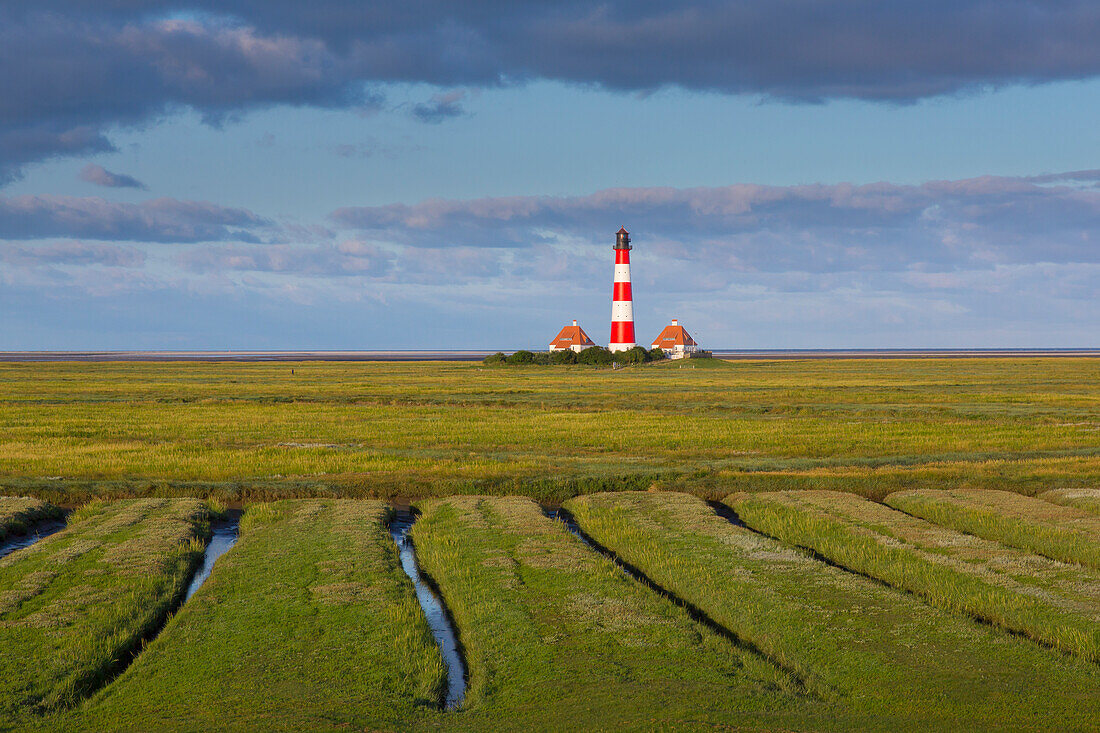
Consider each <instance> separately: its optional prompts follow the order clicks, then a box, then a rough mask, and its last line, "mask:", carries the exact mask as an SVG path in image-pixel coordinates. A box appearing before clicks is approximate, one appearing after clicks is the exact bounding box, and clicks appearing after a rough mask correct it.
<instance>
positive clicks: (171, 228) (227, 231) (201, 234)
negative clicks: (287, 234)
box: [0, 196, 271, 242]
mask: <svg viewBox="0 0 1100 733" xmlns="http://www.w3.org/2000/svg"><path fill="white" fill-rule="evenodd" d="M270 225H271V222H269V221H268V220H266V219H263V218H261V217H259V216H256V215H255V214H253V213H252V212H250V211H247V210H245V209H234V208H226V207H223V206H218V205H216V204H211V203H206V202H202V201H179V200H176V199H170V198H159V199H151V200H149V201H144V202H142V203H138V204H127V203H116V202H112V201H106V200H104V199H102V198H95V197H87V198H80V197H75V196H12V197H7V198H5V197H0V240H5V239H7V240H11V239H39V238H46V237H71V238H76V239H99V240H111V241H139V242H206V241H217V240H229V239H239V240H245V241H259V235H258V234H257V232H258V230H260V229H262V228H264V227H268V226H270Z"/></svg>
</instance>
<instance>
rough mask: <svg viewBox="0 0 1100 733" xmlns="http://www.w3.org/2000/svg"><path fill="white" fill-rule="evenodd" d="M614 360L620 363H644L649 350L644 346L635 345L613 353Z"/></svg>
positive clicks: (647, 358) (647, 359)
mask: <svg viewBox="0 0 1100 733" xmlns="http://www.w3.org/2000/svg"><path fill="white" fill-rule="evenodd" d="M615 361H617V362H619V363H620V364H644V363H646V362H647V361H649V352H648V351H646V350H645V347H644V346H635V347H634V348H633V349H627V350H626V351H620V352H619V353H617V354H615Z"/></svg>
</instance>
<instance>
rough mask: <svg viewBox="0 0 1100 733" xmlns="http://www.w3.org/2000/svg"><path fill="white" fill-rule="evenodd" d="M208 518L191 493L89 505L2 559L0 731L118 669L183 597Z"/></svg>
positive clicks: (66, 703)
mask: <svg viewBox="0 0 1100 733" xmlns="http://www.w3.org/2000/svg"><path fill="white" fill-rule="evenodd" d="M208 517H209V513H208V510H207V508H206V506H205V505H204V504H203V503H202V502H200V501H198V500H194V499H174V500H168V499H143V500H136V501H127V502H115V503H111V504H100V503H93V504H89V505H87V506H85V507H83V508H82V509H80V510H79V511H77V512H74V514H73V516H71V517H70V518H69V526H68V528H66V529H64V530H62V531H61V532H58V533H57V534H54V535H51V536H49V537H47V538H45V539H43V540H41V541H40V542H38V543H37V544H35V545H32V546H31V547H28V548H25V549H23V550H19V551H17V552H14V553H12V554H11V555H8V556H7V557H5V558H3V559H0V730H2V729H5V728H6V727H8V726H11V725H14V724H16V723H17V722H19V721H21V720H28V719H31V718H30V717H29V716H32V715H34V714H36V713H41V712H44V711H50V710H58V709H64V708H67V707H70V706H72V705H73V704H75V703H76V702H78V701H79V700H80V699H81V698H82V697H84V696H85V695H87V694H88V693H90V692H92V691H94V690H95V689H96V688H97V687H99V686H100V685H102V684H103V683H104V682H105V681H106V680H108V679H110V677H111V676H112V675H113V674H114V673H116V672H117V671H118V670H119V668H120V667H121V666H122V665H123V664H124V663H125V662H126V660H127V659H128V658H129V656H130V654H131V653H132V652H134V651H136V650H138V648H139V647H140V645H141V642H142V639H144V638H145V637H146V636H148V635H150V634H151V633H153V632H155V630H156V629H158V628H159V627H160V625H161V624H162V623H163V622H164V620H165V618H166V616H167V615H168V613H169V611H170V610H171V609H172V608H173V607H174V606H175V605H176V604H177V603H178V602H179V601H180V600H181V599H182V597H183V592H184V590H185V589H186V587H187V582H188V580H189V578H190V575H191V571H192V570H193V568H194V566H195V564H196V563H197V562H198V561H199V559H200V558H201V555H202V549H203V541H202V536H203V533H204V532H205V527H206V524H205V523H206V521H207V518H208Z"/></svg>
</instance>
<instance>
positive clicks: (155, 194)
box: [0, 0, 1100, 350]
mask: <svg viewBox="0 0 1100 733" xmlns="http://www.w3.org/2000/svg"><path fill="white" fill-rule="evenodd" d="M411 5H412V6H418V12H417V13H411V11H408V12H407V8H408V7H409V6H411ZM321 6H324V8H323V9H324V10H326V11H327V12H325V13H317V12H314V13H313V14H311V15H303V13H304V12H306V11H304V10H302V8H301V7H300V6H299V5H298V4H292V3H283V2H279V1H277V0H272V1H271V2H266V3H260V2H249V1H248V0H234V2H226V3H219V4H212V3H204V2H201V1H200V0H194V1H192V2H174V1H170V0H164V1H154V0H150V1H149V2H147V3H144V4H143V3H132V2H117V3H115V2H110V1H108V2H102V3H97V4H95V5H94V6H93V5H89V4H87V3H80V2H75V1H72V2H66V1H65V0H49V1H48V2H45V3H38V4H30V3H29V2H28V3H27V4H26V5H24V3H22V2H20V1H17V2H15V3H13V4H12V7H9V8H5V9H4V10H0V16H4V17H2V18H0V20H2V21H7V22H6V23H4V22H0V49H3V48H7V49H8V51H7V52H5V51H3V50H0V98H2V99H3V100H6V101H3V102H0V349H3V350H19V349H127V348H131V349H147V348H213V349H221V348H272V349H275V348H286V349H298V348H303V349H304V348H333V349H356V348H363V349H375V348H494V349H495V348H502V349H508V348H519V347H540V346H544V345H545V343H546V342H548V341H549V339H550V338H551V337H552V336H553V335H554V333H556V331H557V329H558V328H560V326H561V325H563V324H564V323H567V322H568V320H569V319H571V318H578V319H579V320H580V322H581V324H582V325H583V326H584V327H585V328H586V330H588V332H589V333H590V334H591V335H592V336H593V337H594V338H596V339H597V340H601V339H606V334H605V333H604V332H605V331H607V330H608V321H609V316H610V302H609V301H610V281H611V264H612V255H611V243H612V242H613V233H614V231H615V230H616V229H617V228H618V226H619V225H620V224H624V225H626V226H627V228H628V229H630V230H631V232H632V237H633V240H634V243H635V246H636V250H635V252H634V280H635V288H634V291H635V314H636V319H637V325H638V333H639V337H640V338H649V337H651V336H653V335H656V333H657V332H658V331H659V330H660V328H661V326H662V325H663V324H664V323H666V322H667V321H668V319H670V318H673V317H678V318H680V319H681V322H683V323H685V325H687V326H688V328H689V330H691V331H693V333H695V335H696V336H697V338H698V339H699V341H700V342H701V343H703V344H704V345H705V346H713V347H716V348H722V347H734V348H736V347H743V348H811V347H837V348H839V347H956V346H959V347H961V346H979V347H981V346H985V347H998V346H1003V347H1046V346H1096V345H1097V343H1098V339H1097V336H1098V335H1100V308H1098V307H1097V305H1096V303H1097V302H1098V296H1100V249H1098V248H1097V238H1098V236H1100V229H1098V225H1100V173H1097V169H1100V126H1098V125H1097V124H1096V120H1097V119H1100V78H1098V75H1100V50H1098V49H1097V48H1096V44H1095V42H1094V40H1092V39H1094V38H1095V37H1097V36H1096V35H1093V34H1092V32H1091V31H1096V32H1098V33H1100V11H1096V10H1094V9H1092V8H1091V6H1090V4H1088V3H1076V2H1055V3H1031V2H1014V1H1009V2H1005V3H988V2H961V3H938V2H931V3H928V2H926V3H908V2H899V3H896V4H890V9H884V8H883V6H881V5H875V4H869V3H863V2H855V1H852V2H847V1H841V2H836V3H819V2H816V3H815V2H810V1H809V0H803V1H801V2H800V1H799V0H783V1H782V2H770V3H763V2H761V3H754V2H740V3H722V2H697V3H691V2H687V3H676V4H672V3H667V4H666V3H660V2H652V3H633V4H622V5H619V4H615V3H611V4H608V5H604V6H599V8H601V9H593V6H590V5H587V4H577V5H576V6H572V5H571V4H562V3H558V4H547V5H543V4H541V3H532V4H531V5H530V7H526V6H525V7H524V8H520V9H517V8H515V7H513V6H501V7H507V8H508V10H507V11H505V12H499V11H498V12H492V9H493V7H494V5H493V3H491V2H484V3H470V4H467V5H465V6H463V8H462V9H461V10H455V8H453V7H451V6H449V5H447V4H435V3H430V2H419V1H418V2H415V3H404V4H393V5H392V7H391V5H390V4H389V3H386V2H380V3H376V4H372V6H371V9H370V11H366V10H363V7H362V6H361V5H360V4H357V3H350V2H341V1H339V0H336V1H334V2H330V3H320V4H313V7H314V8H315V9H316V8H317V7H321ZM89 7H91V8H92V9H89ZM478 9H480V11H481V12H475V11H477V10H478ZM750 10H751V11H753V12H749V11H750ZM46 11H50V12H46ZM943 28H950V29H951V30H950V31H943V30H942V29H943ZM609 38H610V39H612V40H611V41H608V40H607V39H609ZM5 42H6V43H5ZM650 332H652V333H650Z"/></svg>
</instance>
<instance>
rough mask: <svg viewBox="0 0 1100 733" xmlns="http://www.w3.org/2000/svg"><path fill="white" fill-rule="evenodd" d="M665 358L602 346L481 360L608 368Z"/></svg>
mask: <svg viewBox="0 0 1100 733" xmlns="http://www.w3.org/2000/svg"><path fill="white" fill-rule="evenodd" d="M664 358H665V352H664V351H662V350H661V349H649V350H648V351H647V350H646V349H645V348H643V347H641V346H635V347H634V348H633V349H627V350H626V351H619V352H611V351H609V350H608V349H605V348H604V347H602V346H589V347H588V348H587V349H585V350H584V351H582V352H580V353H577V352H575V351H572V350H569V349H565V350H562V351H527V350H525V349H520V350H519V351H516V352H514V353H512V354H505V353H504V352H503V351H498V352H497V353H495V354H490V355H489V356H487V357H485V359H483V360H482V361H483V363H485V364H513V365H514V364H539V365H546V364H590V365H595V366H610V365H611V364H644V363H646V362H650V361H659V360H661V359H664Z"/></svg>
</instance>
